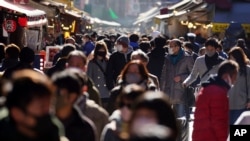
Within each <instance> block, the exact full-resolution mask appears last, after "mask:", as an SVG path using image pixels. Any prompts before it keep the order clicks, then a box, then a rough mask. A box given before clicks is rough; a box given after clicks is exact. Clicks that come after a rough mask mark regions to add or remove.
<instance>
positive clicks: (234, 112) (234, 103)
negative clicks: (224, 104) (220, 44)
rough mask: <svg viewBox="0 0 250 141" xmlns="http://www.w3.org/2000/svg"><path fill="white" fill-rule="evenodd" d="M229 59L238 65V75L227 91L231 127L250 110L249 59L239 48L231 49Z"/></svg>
mask: <svg viewBox="0 0 250 141" xmlns="http://www.w3.org/2000/svg"><path fill="white" fill-rule="evenodd" d="M228 55H229V59H230V60H234V61H236V62H237V63H238V65H239V68H240V70H239V73H238V78H237V80H236V82H235V83H234V85H233V87H232V88H231V89H230V90H229V91H228V96H229V109H230V125H233V124H234V123H235V121H236V120H237V119H238V117H239V116H240V115H241V113H243V112H244V111H246V110H249V108H250V87H249V84H250V67H249V59H248V58H247V56H246V54H245V53H244V50H243V49H242V48H240V47H233V48H231V49H230V50H229V52H228Z"/></svg>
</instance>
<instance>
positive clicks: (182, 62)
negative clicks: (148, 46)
mask: <svg viewBox="0 0 250 141" xmlns="http://www.w3.org/2000/svg"><path fill="white" fill-rule="evenodd" d="M193 64H194V60H193V57H192V56H190V55H189V54H187V53H186V52H185V51H184V50H183V48H182V45H181V41H180V40H179V39H173V40H171V41H170V42H169V47H168V54H167V55H166V57H165V63H164V66H163V69H162V76H161V79H160V89H161V90H162V91H163V92H165V93H166V94H167V95H169V97H170V99H171V104H172V105H173V107H175V109H176V114H177V117H178V118H179V117H183V116H184V117H186V114H187V113H186V112H185V91H184V88H183V87H182V85H181V84H182V82H183V81H184V80H185V79H186V78H187V76H188V75H189V74H190V72H191V70H192V68H193Z"/></svg>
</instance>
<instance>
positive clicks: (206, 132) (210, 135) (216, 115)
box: [192, 84, 229, 141]
mask: <svg viewBox="0 0 250 141" xmlns="http://www.w3.org/2000/svg"><path fill="white" fill-rule="evenodd" d="M227 91H228V87H224V86H220V85H214V84H211V85H208V86H206V87H204V88H202V89H201V91H200V93H199V95H198V99H197V101H196V110H195V113H194V125H193V134H192V141H226V140H227V136H228V130H229V105H228V98H227Z"/></svg>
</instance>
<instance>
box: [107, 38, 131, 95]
mask: <svg viewBox="0 0 250 141" xmlns="http://www.w3.org/2000/svg"><path fill="white" fill-rule="evenodd" d="M129 43H130V41H129V38H128V36H126V35H121V36H120V37H119V38H118V39H117V40H116V45H115V48H116V51H115V52H113V53H112V54H111V55H110V58H109V61H108V64H107V69H106V72H108V73H107V79H106V84H107V87H108V89H109V90H111V89H113V88H114V86H115V83H116V80H117V76H118V75H119V74H120V73H121V70H122V69H123V67H124V66H125V65H126V64H127V62H129V61H130V58H131V54H132V52H133V48H132V47H131V46H130V45H129Z"/></svg>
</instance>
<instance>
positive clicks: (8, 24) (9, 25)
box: [3, 20, 16, 32]
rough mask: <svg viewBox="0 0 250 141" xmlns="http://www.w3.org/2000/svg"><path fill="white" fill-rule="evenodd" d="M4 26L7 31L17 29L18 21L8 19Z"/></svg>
mask: <svg viewBox="0 0 250 141" xmlns="http://www.w3.org/2000/svg"><path fill="white" fill-rule="evenodd" d="M3 27H4V29H5V30H6V31H7V32H14V31H16V22H15V21H14V20H6V21H4V23H3Z"/></svg>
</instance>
